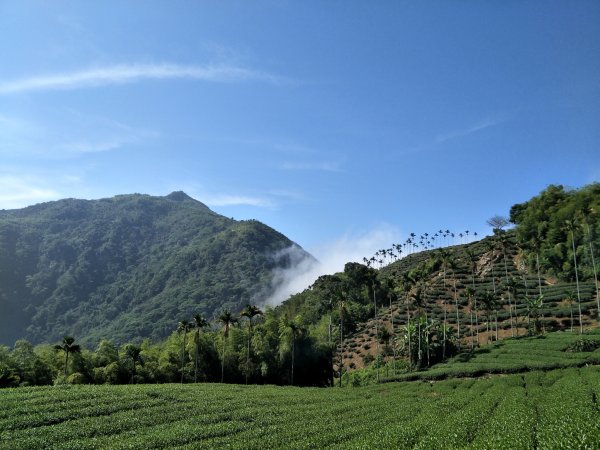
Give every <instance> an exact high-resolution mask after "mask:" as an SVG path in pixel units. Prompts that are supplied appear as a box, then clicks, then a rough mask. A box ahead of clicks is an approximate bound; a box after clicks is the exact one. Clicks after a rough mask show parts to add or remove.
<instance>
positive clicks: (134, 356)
mask: <svg viewBox="0 0 600 450" xmlns="http://www.w3.org/2000/svg"><path fill="white" fill-rule="evenodd" d="M123 349H124V350H125V356H127V357H128V358H129V359H131V363H132V364H133V369H132V370H131V384H134V383H135V373H136V367H137V364H139V365H141V366H143V365H144V360H143V359H142V355H141V353H142V349H141V347H139V346H138V345H135V344H126V345H125V347H124V348H123Z"/></svg>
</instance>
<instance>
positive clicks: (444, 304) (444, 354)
mask: <svg viewBox="0 0 600 450" xmlns="http://www.w3.org/2000/svg"><path fill="white" fill-rule="evenodd" d="M442 306H443V307H444V333H443V334H444V335H443V339H444V342H443V344H442V358H443V359H446V328H447V323H448V322H447V321H448V316H447V313H446V266H445V265H444V300H443V304H442Z"/></svg>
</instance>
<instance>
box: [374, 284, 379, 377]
mask: <svg viewBox="0 0 600 450" xmlns="http://www.w3.org/2000/svg"><path fill="white" fill-rule="evenodd" d="M373 304H374V305H375V316H374V317H373V320H374V321H375V349H376V350H375V351H376V352H377V359H376V361H377V363H376V366H377V383H379V325H378V323H377V297H376V296H375V284H373Z"/></svg>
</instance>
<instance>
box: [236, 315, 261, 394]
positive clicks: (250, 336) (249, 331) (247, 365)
mask: <svg viewBox="0 0 600 450" xmlns="http://www.w3.org/2000/svg"><path fill="white" fill-rule="evenodd" d="M260 315H262V311H261V310H260V308H259V307H258V306H256V305H250V304H246V307H245V308H244V309H243V310H242V312H241V313H240V316H242V317H245V318H246V319H248V348H247V349H246V384H248V373H249V372H250V341H251V340H252V319H254V318H255V317H256V316H260Z"/></svg>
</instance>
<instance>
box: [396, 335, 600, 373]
mask: <svg viewBox="0 0 600 450" xmlns="http://www.w3.org/2000/svg"><path fill="white" fill-rule="evenodd" d="M582 339H583V340H590V341H595V342H600V329H594V330H591V331H589V332H587V333H585V334H584V335H579V334H578V333H577V332H576V331H574V332H573V333H571V332H569V331H557V332H552V333H547V334H545V335H544V336H537V337H518V338H510V339H504V340H501V341H498V342H495V343H494V344H490V345H485V346H482V347H480V348H478V349H476V350H474V351H473V352H466V353H460V354H458V355H457V356H455V357H453V358H451V359H449V360H448V361H446V362H444V363H440V364H437V365H435V366H432V367H431V368H430V369H428V370H423V371H419V372H412V373H406V374H402V375H399V376H397V377H393V378H390V379H388V380H386V381H391V380H394V381H398V380H401V381H408V380H416V379H425V380H432V379H443V378H450V377H472V376H481V375H484V374H488V373H489V374H494V373H496V374H498V373H518V372H524V371H529V370H551V369H558V368H565V367H581V366H584V365H592V364H600V348H596V349H595V350H594V351H583V352H572V351H567V349H568V348H569V347H570V346H572V345H574V344H575V343H577V342H578V341H580V340H582Z"/></svg>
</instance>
